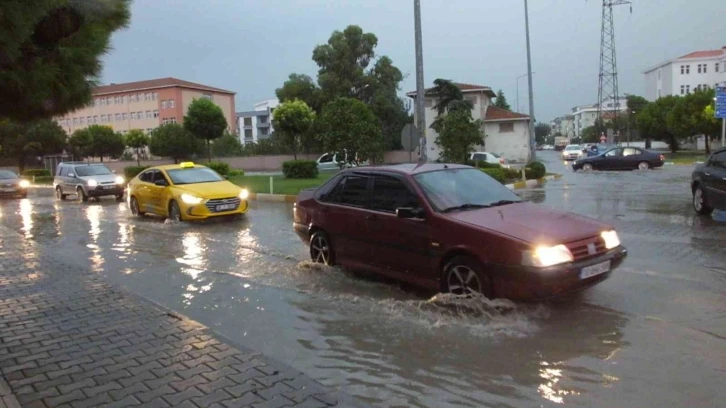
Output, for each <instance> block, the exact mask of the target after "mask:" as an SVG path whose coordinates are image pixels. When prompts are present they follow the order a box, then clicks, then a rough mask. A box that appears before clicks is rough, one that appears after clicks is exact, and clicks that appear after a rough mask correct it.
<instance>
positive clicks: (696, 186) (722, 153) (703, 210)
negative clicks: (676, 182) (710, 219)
mask: <svg viewBox="0 0 726 408" xmlns="http://www.w3.org/2000/svg"><path fill="white" fill-rule="evenodd" d="M691 179H692V181H691V192H692V193H693V209H694V210H696V212H697V213H699V214H705V215H708V214H711V213H712V212H713V210H714V209H716V210H726V148H723V149H719V150H716V151H715V152H713V154H711V157H709V158H708V161H706V162H705V163H703V164H699V165H697V166H696V168H695V169H694V170H693V175H692V176H691Z"/></svg>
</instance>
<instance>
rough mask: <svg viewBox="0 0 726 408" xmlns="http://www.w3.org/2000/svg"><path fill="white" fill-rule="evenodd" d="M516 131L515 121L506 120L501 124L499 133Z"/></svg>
mask: <svg viewBox="0 0 726 408" xmlns="http://www.w3.org/2000/svg"><path fill="white" fill-rule="evenodd" d="M512 132H514V122H504V123H500V124H499V133H512Z"/></svg>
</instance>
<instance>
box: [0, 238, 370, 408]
mask: <svg viewBox="0 0 726 408" xmlns="http://www.w3.org/2000/svg"><path fill="white" fill-rule="evenodd" d="M72 256H73V254H59V253H58V251H53V250H52V249H50V248H45V247H43V246H42V245H41V244H38V243H37V242H33V241H27V240H24V239H23V238H22V237H20V236H19V235H18V234H16V233H15V232H12V231H10V230H7V229H5V228H3V227H0V369H1V370H2V376H1V377H0V408H3V407H19V406H22V407H33V408H52V407H72V408H81V407H96V406H107V407H126V406H145V407H181V408H184V407H189V408H195V407H205V408H206V407H215V408H216V407H227V408H229V407H255V408H258V407H260V408H261V407H287V406H290V407H308V408H314V407H321V408H322V407H328V406H361V405H360V404H359V403H356V402H355V401H353V400H352V398H351V397H350V396H347V395H344V394H340V393H336V392H332V391H330V390H326V389H325V388H323V387H322V386H321V385H320V384H318V383H316V382H314V381H313V380H312V379H310V378H308V377H306V376H305V375H304V374H302V373H300V372H298V371H296V370H294V369H292V368H290V367H288V366H286V365H284V364H282V363H279V362H276V361H274V360H273V359H271V358H269V357H266V356H263V355H260V354H258V353H255V352H254V351H252V350H249V349H247V348H245V347H244V346H241V345H238V344H234V342H232V341H231V340H229V339H226V338H224V337H222V336H220V335H218V334H216V333H214V332H212V331H211V330H209V329H208V328H206V327H204V326H203V325H201V324H199V323H197V322H194V321H191V320H189V319H187V318H185V317H183V316H179V315H176V314H174V313H172V312H169V311H168V310H165V309H163V308H161V307H160V306H158V305H155V304H153V303H151V302H150V301H148V300H145V299H142V298H140V297H137V296H136V295H133V294H130V293H126V292H124V291H122V290H118V289H115V288H113V287H111V286H109V285H108V284H106V283H105V282H103V280H102V279H101V278H99V277H97V276H95V275H92V274H90V273H89V272H88V271H87V270H86V268H84V267H82V266H79V265H82V264H80V262H86V263H88V262H89V261H88V260H85V261H84V260H76V261H75V262H73V261H69V258H70V257H72ZM280 330H285V328H283V327H281V328H280Z"/></svg>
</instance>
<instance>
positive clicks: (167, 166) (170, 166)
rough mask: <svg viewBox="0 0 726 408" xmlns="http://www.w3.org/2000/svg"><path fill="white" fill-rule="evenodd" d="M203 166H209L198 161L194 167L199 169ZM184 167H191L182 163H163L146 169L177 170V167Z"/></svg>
mask: <svg viewBox="0 0 726 408" xmlns="http://www.w3.org/2000/svg"><path fill="white" fill-rule="evenodd" d="M203 167H204V168H206V167H207V166H202V165H201V164H196V163H194V168H195V169H199V168H203ZM182 168H187V169H188V168H190V167H181V165H180V164H162V165H160V166H154V167H149V168H148V169H146V170H149V169H157V170H175V169H182Z"/></svg>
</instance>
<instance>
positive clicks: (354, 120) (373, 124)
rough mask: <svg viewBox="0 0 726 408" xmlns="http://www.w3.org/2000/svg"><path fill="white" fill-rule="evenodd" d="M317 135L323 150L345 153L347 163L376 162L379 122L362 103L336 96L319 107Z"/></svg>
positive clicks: (380, 144) (379, 156) (380, 143)
mask: <svg viewBox="0 0 726 408" xmlns="http://www.w3.org/2000/svg"><path fill="white" fill-rule="evenodd" d="M320 130H321V133H320V134H319V137H320V139H321V142H322V144H323V148H324V149H325V151H327V152H331V153H338V154H339V155H341V156H344V155H346V154H347V157H348V162H351V163H357V164H359V163H360V162H362V161H365V160H370V161H371V162H380V161H381V160H382V158H383V149H384V139H383V135H382V134H381V127H380V122H379V121H378V119H377V118H376V116H375V115H374V114H373V112H372V111H371V110H370V108H368V106H366V104H364V103H363V102H361V101H359V100H357V99H353V98H338V99H336V100H334V101H332V102H330V103H328V104H327V105H325V107H324V108H323V112H322V114H321V116H320Z"/></svg>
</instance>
